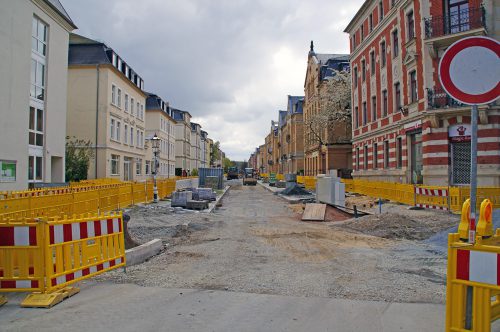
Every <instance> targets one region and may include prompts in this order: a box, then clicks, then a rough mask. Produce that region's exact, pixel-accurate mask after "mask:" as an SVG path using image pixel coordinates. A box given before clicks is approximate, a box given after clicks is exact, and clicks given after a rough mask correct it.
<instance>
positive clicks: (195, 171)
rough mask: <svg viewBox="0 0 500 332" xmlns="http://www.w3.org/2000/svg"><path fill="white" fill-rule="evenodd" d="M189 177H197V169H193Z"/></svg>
mask: <svg viewBox="0 0 500 332" xmlns="http://www.w3.org/2000/svg"><path fill="white" fill-rule="evenodd" d="M191 176H198V169H197V168H193V170H192V171H191Z"/></svg>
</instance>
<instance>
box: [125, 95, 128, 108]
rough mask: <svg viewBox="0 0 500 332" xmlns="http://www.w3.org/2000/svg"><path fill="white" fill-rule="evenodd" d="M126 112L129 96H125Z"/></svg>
mask: <svg viewBox="0 0 500 332" xmlns="http://www.w3.org/2000/svg"><path fill="white" fill-rule="evenodd" d="M125 112H128V94H125Z"/></svg>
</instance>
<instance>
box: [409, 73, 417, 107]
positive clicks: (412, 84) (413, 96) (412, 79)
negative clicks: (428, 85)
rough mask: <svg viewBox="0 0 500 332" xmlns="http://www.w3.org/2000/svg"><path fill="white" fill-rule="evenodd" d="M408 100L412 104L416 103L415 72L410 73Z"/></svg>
mask: <svg viewBox="0 0 500 332" xmlns="http://www.w3.org/2000/svg"><path fill="white" fill-rule="evenodd" d="M410 100H411V102H412V103H415V102H417V100H418V96H417V72H416V71H415V70H414V71H412V72H410Z"/></svg>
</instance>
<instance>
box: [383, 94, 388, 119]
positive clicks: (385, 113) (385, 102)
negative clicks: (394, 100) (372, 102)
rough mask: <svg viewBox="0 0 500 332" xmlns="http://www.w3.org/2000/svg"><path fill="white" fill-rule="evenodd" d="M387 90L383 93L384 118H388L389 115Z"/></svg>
mask: <svg viewBox="0 0 500 332" xmlns="http://www.w3.org/2000/svg"><path fill="white" fill-rule="evenodd" d="M387 108H388V103H387V90H384V91H382V116H384V117H386V116H387V113H388V110H387Z"/></svg>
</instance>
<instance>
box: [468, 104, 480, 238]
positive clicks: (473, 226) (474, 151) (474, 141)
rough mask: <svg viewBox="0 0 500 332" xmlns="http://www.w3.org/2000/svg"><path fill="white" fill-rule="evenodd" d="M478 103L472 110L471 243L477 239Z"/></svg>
mask: <svg viewBox="0 0 500 332" xmlns="http://www.w3.org/2000/svg"><path fill="white" fill-rule="evenodd" d="M477 117H478V115H477V105H472V110H471V137H470V155H471V156H470V216H469V217H470V225H469V243H472V244H474V243H475V241H476V191H477Z"/></svg>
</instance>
